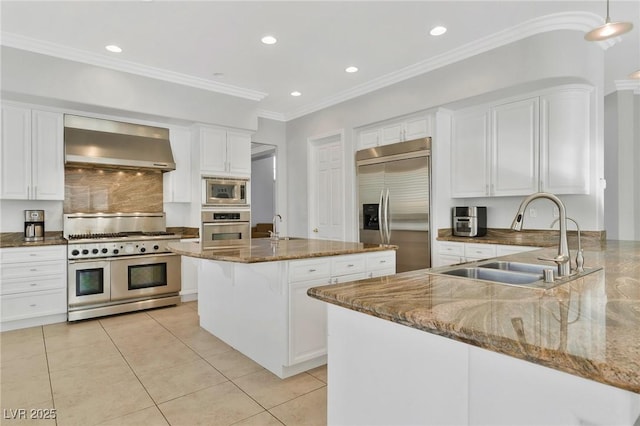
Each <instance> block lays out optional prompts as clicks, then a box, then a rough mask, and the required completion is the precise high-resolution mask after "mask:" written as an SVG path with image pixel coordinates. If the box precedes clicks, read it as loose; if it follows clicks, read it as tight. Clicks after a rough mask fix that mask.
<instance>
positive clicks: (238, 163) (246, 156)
mask: <svg viewBox="0 0 640 426" xmlns="http://www.w3.org/2000/svg"><path fill="white" fill-rule="evenodd" d="M227 162H228V165H227V171H228V172H229V173H230V174H231V175H233V176H250V175H251V136H250V135H248V134H246V133H239V132H227Z"/></svg>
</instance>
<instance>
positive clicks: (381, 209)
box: [356, 138, 431, 272]
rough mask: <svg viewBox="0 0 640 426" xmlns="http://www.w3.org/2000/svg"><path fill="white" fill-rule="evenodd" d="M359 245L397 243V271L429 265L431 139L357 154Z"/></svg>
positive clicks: (371, 149) (427, 266)
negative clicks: (360, 243)
mask: <svg viewBox="0 0 640 426" xmlns="http://www.w3.org/2000/svg"><path fill="white" fill-rule="evenodd" d="M356 166H357V178H358V209H359V215H360V242H362V243H374V244H393V245H397V246H398V247H399V248H398V251H397V253H396V270H397V272H405V271H412V270H415V269H423V268H429V267H431V250H430V241H429V240H430V235H429V218H430V193H431V138H423V139H417V140H413V141H407V142H399V143H395V144H392V145H385V146H380V147H376V148H369V149H364V150H361V151H358V152H357V153H356Z"/></svg>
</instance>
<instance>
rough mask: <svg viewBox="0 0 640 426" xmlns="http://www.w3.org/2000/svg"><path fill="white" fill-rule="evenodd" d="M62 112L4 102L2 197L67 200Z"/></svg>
mask: <svg viewBox="0 0 640 426" xmlns="http://www.w3.org/2000/svg"><path fill="white" fill-rule="evenodd" d="M63 135H64V124H63V118H62V114H61V113H54V112H48V111H37V110H32V109H30V108H24V107H19V106H13V105H2V141H1V143H0V145H1V146H0V155H1V156H2V158H1V159H0V162H1V164H2V176H1V178H2V182H1V183H0V198H2V199H7V200H64V142H63V141H64V137H63Z"/></svg>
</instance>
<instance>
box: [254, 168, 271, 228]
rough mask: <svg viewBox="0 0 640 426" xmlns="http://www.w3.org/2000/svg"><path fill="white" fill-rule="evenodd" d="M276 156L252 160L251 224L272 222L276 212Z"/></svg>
mask: <svg viewBox="0 0 640 426" xmlns="http://www.w3.org/2000/svg"><path fill="white" fill-rule="evenodd" d="M273 159H274V156H273V155H270V156H268V157H262V158H258V159H256V160H251V226H255V225H256V223H271V221H272V220H273V215H274V214H275V182H274V180H273Z"/></svg>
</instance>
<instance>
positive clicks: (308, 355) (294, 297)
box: [289, 279, 327, 365]
mask: <svg viewBox="0 0 640 426" xmlns="http://www.w3.org/2000/svg"><path fill="white" fill-rule="evenodd" d="M325 284H326V281H325V280H324V279H319V280H313V281H304V282H298V283H291V284H290V286H289V365H293V364H297V363H299V362H303V361H307V360H309V359H313V358H316V357H319V356H322V355H325V354H326V353H327V305H326V303H324V302H321V301H319V300H317V299H313V298H311V297H309V296H308V295H307V290H308V289H310V288H311V287H317V286H320V285H325Z"/></svg>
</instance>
